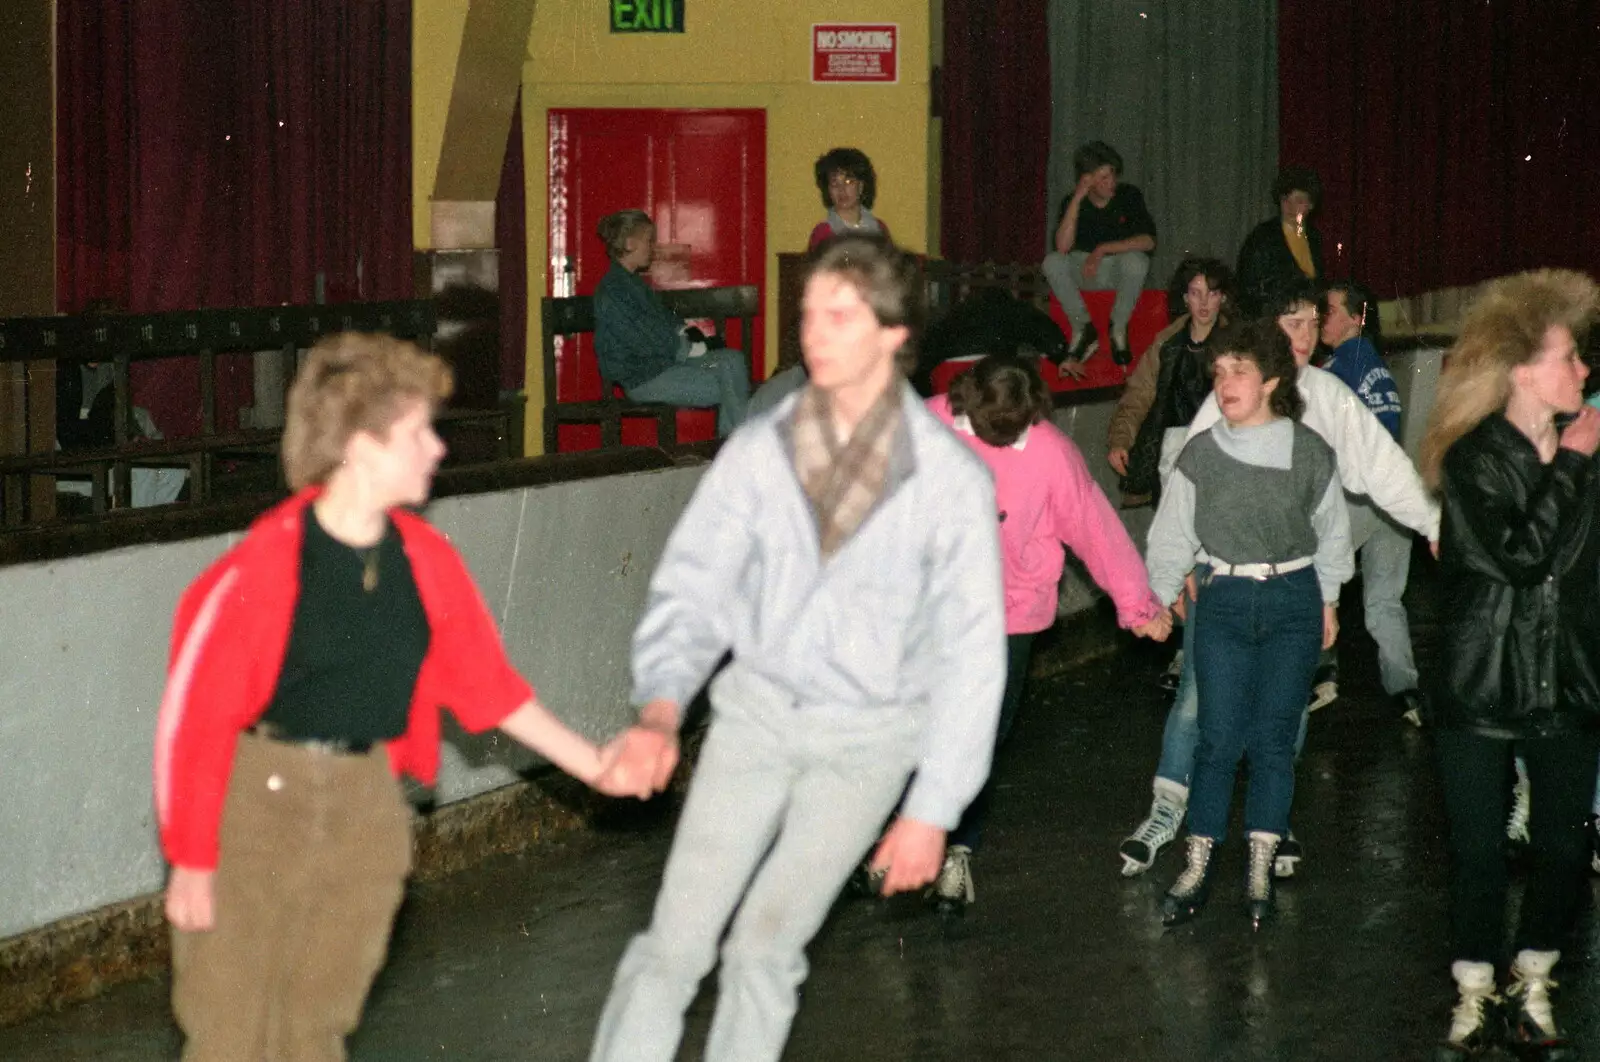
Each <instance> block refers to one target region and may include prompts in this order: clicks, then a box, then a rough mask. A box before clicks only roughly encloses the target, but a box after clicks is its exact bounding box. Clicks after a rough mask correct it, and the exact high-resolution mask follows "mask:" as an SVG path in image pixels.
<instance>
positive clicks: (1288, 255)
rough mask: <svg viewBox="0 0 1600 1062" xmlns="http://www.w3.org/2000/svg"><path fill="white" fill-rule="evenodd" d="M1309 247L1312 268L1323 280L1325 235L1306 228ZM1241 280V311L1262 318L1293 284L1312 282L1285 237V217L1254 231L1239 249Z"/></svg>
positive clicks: (1238, 286) (1264, 224)
mask: <svg viewBox="0 0 1600 1062" xmlns="http://www.w3.org/2000/svg"><path fill="white" fill-rule="evenodd" d="M1306 243H1308V244H1309V245H1310V246H1311V265H1312V268H1314V269H1315V270H1316V271H1317V276H1319V277H1320V276H1322V275H1323V271H1322V235H1321V234H1320V233H1318V232H1317V230H1316V229H1315V228H1313V227H1312V226H1311V225H1309V224H1307V225H1306ZM1235 277H1236V278H1237V283H1236V287H1237V289H1238V301H1239V308H1240V309H1241V310H1242V311H1243V312H1244V313H1245V314H1246V315H1248V316H1253V315H1255V314H1259V313H1261V312H1262V310H1263V309H1264V308H1265V304H1266V303H1268V302H1270V301H1272V299H1273V298H1275V297H1276V296H1277V295H1278V293H1279V292H1280V291H1282V290H1284V288H1285V287H1286V286H1287V285H1288V284H1291V283H1296V282H1304V281H1306V280H1309V279H1311V278H1309V277H1307V276H1306V275H1305V274H1304V273H1302V272H1301V271H1300V263H1299V262H1297V261H1295V258H1294V252H1293V251H1291V250H1289V241H1288V240H1287V239H1285V238H1284V235H1283V216H1282V215H1278V216H1276V217H1271V218H1268V219H1267V220H1266V221H1263V222H1262V223H1261V224H1259V225H1257V226H1256V227H1255V228H1253V229H1251V230H1250V235H1248V236H1246V237H1245V238H1244V246H1243V247H1240V248H1239V268H1238V270H1237V272H1236V273H1235Z"/></svg>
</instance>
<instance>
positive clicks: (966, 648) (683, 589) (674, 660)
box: [633, 384, 1005, 829]
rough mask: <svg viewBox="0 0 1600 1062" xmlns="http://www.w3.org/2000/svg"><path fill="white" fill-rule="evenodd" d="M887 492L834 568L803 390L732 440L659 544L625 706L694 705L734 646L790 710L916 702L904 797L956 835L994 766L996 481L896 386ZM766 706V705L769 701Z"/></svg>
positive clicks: (740, 663) (740, 662) (904, 707)
mask: <svg viewBox="0 0 1600 1062" xmlns="http://www.w3.org/2000/svg"><path fill="white" fill-rule="evenodd" d="M896 386H898V387H899V388H900V390H901V406H902V409H903V410H904V419H903V428H902V430H901V432H900V433H899V435H898V437H897V439H896V440H895V444H894V448H893V451H892V454H891V458H890V468H889V473H888V476H887V479H886V483H885V486H884V493H883V497H882V499H881V500H880V501H879V503H878V505H877V507H876V508H875V509H874V510H873V511H872V512H871V513H870V514H869V515H868V516H867V519H866V520H865V522H864V523H863V524H862V525H861V527H860V528H858V529H857V531H856V532H855V534H854V535H853V536H852V537H851V538H850V539H849V540H848V541H847V542H845V543H844V545H843V546H841V547H840V549H839V550H838V551H837V552H836V553H835V554H834V555H833V557H832V558H831V559H829V560H828V561H827V562H826V563H824V562H823V561H822V559H821V552H820V549H819V547H818V537H817V525H816V519H815V517H814V515H813V513H812V509H811V505H810V502H809V501H808V500H807V498H806V496H805V493H804V492H803V491H802V490H801V487H800V483H799V480H798V479H797V478H796V476H795V472H794V460H793V452H794V451H793V443H792V438H791V431H792V424H793V413H794V407H795V401H796V398H795V397H794V396H791V397H789V398H788V399H786V400H785V401H784V402H783V404H782V405H780V406H779V407H778V408H777V409H775V410H774V411H773V412H772V413H771V414H769V415H766V416H763V417H759V418H757V419H755V420H753V421H751V422H750V423H748V424H747V425H745V426H744V427H743V428H741V429H740V430H738V431H736V432H735V433H734V434H733V435H732V436H731V437H730V438H729V439H728V440H727V441H726V442H725V443H724V444H723V446H722V450H721V452H720V453H719V454H718V456H717V459H716V461H715V462H714V463H713V464H712V466H711V468H710V470H709V471H707V473H706V475H705V477H704V478H703V479H702V480H701V482H700V485H699V486H698V488H697V489H696V491H695V494H694V497H693V498H692V499H691V500H690V502H689V506H688V508H687V509H686V510H685V511H684V514H683V516H682V518H681V519H680V520H679V521H678V525H677V527H676V528H675V529H674V531H673V533H672V535H671V537H670V538H669V539H668V541H667V545H666V549H665V552H664V553H663V555H662V558H661V562H660V564H659V565H658V566H657V568H656V571H655V574H654V576H653V577H652V578H651V581H650V593H649V600H648V602H647V605H646V609H645V614H644V617H643V619H642V620H641V621H640V623H639V627H638V630H637V631H636V632H635V634H634V640H633V699H634V703H636V704H645V703H647V702H649V701H651V700H655V699H657V698H666V699H669V700H672V701H674V702H676V703H678V704H680V705H682V704H685V703H687V702H688V700H689V698H690V697H692V696H693V695H694V693H695V691H697V690H698V689H699V688H700V687H701V685H703V684H704V683H705V681H706V677H707V676H708V675H709V673H710V671H711V669H712V668H713V667H714V666H715V665H716V663H717V662H718V661H719V660H720V659H721V658H722V656H723V654H724V653H725V652H727V651H728V650H732V653H733V663H732V664H731V665H730V666H731V667H732V668H733V669H742V670H744V671H747V672H750V673H752V677H753V678H754V679H756V681H753V682H734V683H724V684H721V686H719V689H720V688H724V687H725V688H728V689H762V690H766V691H775V692H776V694H777V698H778V699H781V700H782V701H786V702H787V708H788V710H793V711H801V712H808V713H811V714H813V715H814V717H815V718H816V720H817V725H818V726H825V725H827V720H828V718H829V717H830V716H831V715H836V714H837V713H840V712H858V711H908V712H911V713H913V714H914V716H915V717H916V719H917V721H918V724H919V726H920V730H921V756H920V760H919V765H918V768H917V777H916V780H915V782H914V783H913V785H912V788H911V791H910V793H909V795H908V797H907V800H906V804H905V807H904V812H905V814H906V815H907V816H908V817H910V818H913V819H916V820H919V821H922V822H927V823H930V824H933V825H937V826H941V827H943V828H945V829H950V828H953V827H954V826H955V824H956V822H957V820H958V819H959V818H960V816H961V812H962V811H963V809H964V808H965V807H966V805H967V804H968V803H969V802H970V801H971V800H972V798H973V797H974V796H975V795H976V794H977V792H978V789H979V787H980V786H981V785H982V784H983V780H984V778H985V777H987V775H988V768H989V759H990V756H991V753H992V751H993V745H994V734H995V726H996V721H997V719H998V716H999V706H1000V694H1001V690H1002V688H1003V687H1004V685H1005V609H1004V596H1003V592H1002V589H1001V567H1000V548H999V536H998V533H997V530H996V528H997V523H998V521H997V515H996V509H995V500H994V484H993V482H992V481H991V479H990V476H989V472H988V470H987V469H986V468H985V467H984V466H983V464H982V462H980V461H979V460H978V459H977V458H976V457H975V456H973V454H972V453H971V451H970V450H968V448H967V447H966V446H965V445H963V444H962V443H961V442H960V440H958V439H957V438H956V437H955V436H954V435H953V434H951V433H950V431H949V430H948V429H946V428H945V427H944V426H943V425H942V424H940V423H939V422H938V421H937V420H935V419H934V417H933V416H932V415H931V414H929V413H928V412H927V410H925V409H924V408H923V405H922V402H921V401H920V399H918V397H917V395H916V394H915V392H913V391H912V390H911V389H910V387H908V386H905V385H904V384H897V385H896ZM769 699H772V698H769Z"/></svg>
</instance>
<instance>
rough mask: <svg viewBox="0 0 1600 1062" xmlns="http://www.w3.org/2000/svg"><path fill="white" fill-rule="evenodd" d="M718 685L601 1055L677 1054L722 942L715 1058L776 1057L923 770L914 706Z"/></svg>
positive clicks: (710, 1050)
mask: <svg viewBox="0 0 1600 1062" xmlns="http://www.w3.org/2000/svg"><path fill="white" fill-rule="evenodd" d="M735 667H737V665H735ZM729 670H730V671H733V670H734V669H732V668H730V669H729ZM724 677H728V676H726V675H725V676H724ZM722 692H723V691H722V690H717V691H714V694H713V703H714V704H715V707H716V714H715V716H714V717H713V720H712V723H711V731H710V734H709V736H708V737H707V739H706V744H705V748H704V749H703V750H702V752H701V756H700V763H699V766H698V767H697V768H696V769H695V776H694V782H693V785H692V787H691V788H690V791H689V797H688V800H687V801H686V802H685V804H684V808H683V816H682V818H681V819H680V821H679V823H678V832H677V836H676V837H675V838H674V840H673V843H672V853H671V855H669V856H668V857H667V866H666V871H665V873H664V874H663V875H662V880H661V892H660V894H659V895H658V896H657V897H656V907H655V914H654V916H653V918H652V919H651V923H650V928H649V930H648V931H646V932H645V933H643V934H641V935H640V936H637V937H635V938H634V939H633V941H632V942H631V943H630V944H629V945H628V947H627V950H626V951H625V952H624V953H623V956H622V962H621V964H620V965H619V966H618V967H617V976H616V980H615V982H614V983H613V984H612V987H611V995H610V997H609V998H608V999H607V1000H606V1005H605V1009H604V1011H603V1012H602V1013H601V1016H600V1027H599V1031H598V1032H597V1034H596V1037H595V1043H594V1048H593V1051H592V1052H591V1053H590V1055H589V1058H590V1060H591V1062H671V1059H672V1058H673V1057H674V1056H675V1055H676V1053H677V1050H678V1044H679V1041H680V1040H681V1039H682V1037H683V1013H684V1011H685V1009H687V1007H688V1006H689V1003H690V1002H691V1001H692V1000H693V999H694V996H695V993H696V991H697V990H698V988H699V985H700V981H701V979H702V978H704V977H705V975H706V974H707V973H709V972H710V970H711V967H712V965H713V963H715V961H716V958H717V945H718V941H719V940H722V948H721V950H722V973H721V979H720V996H719V999H718V1001H717V1010H716V1015H715V1017H714V1018H713V1019H712V1024H711V1034H710V1038H709V1040H708V1041H707V1044H706V1052H705V1058H706V1059H707V1062H777V1060H778V1058H779V1057H780V1056H781V1055H782V1054H783V1048H784V1044H785V1043H786V1042H787V1040H788V1038H789V1026H790V1023H791V1022H792V1021H793V1020H794V1014H795V1008H796V1005H797V999H798V995H797V993H798V989H799V987H800V984H801V983H802V982H803V981H804V980H805V978H806V972H807V969H808V967H807V965H806V957H805V947H806V945H807V944H808V943H809V942H810V940H811V938H812V937H813V936H814V935H816V932H817V930H818V929H820V928H821V927H822V923H823V920H824V919H825V918H826V917H827V914H828V910H829V908H830V907H832V905H833V901H834V899H835V898H836V897H837V896H838V894H839V891H840V889H841V888H842V887H843V885H844V883H845V881H846V880H847V879H848V878H849V876H850V872H851V871H852V870H853V869H854V868H855V867H856V866H857V865H858V864H859V863H860V862H861V858H862V856H863V855H864V854H865V853H866V851H867V849H868V847H869V846H870V845H871V844H872V843H873V842H874V841H875V840H876V839H877V836H878V831H879V830H880V829H881V828H882V826H883V822H884V820H885V819H886V818H887V817H888V816H889V814H890V812H891V811H892V810H893V809H894V806H895V802H896V801H897V800H899V798H900V794H901V792H902V791H903V790H904V788H905V784H906V780H907V778H909V777H910V774H911V771H912V768H913V766H914V764H915V761H916V756H917V748H918V731H917V726H916V720H915V718H914V717H913V716H912V715H911V713H910V712H909V711H907V710H905V709H895V708H884V709H881V710H880V709H874V710H869V711H854V712H849V713H843V712H821V711H818V710H812V709H807V708H796V707H793V706H791V705H788V704H782V703H776V704H775V703H772V702H771V701H770V700H768V699H766V698H760V697H756V698H743V697H739V696H737V694H734V695H731V696H718V695H717V694H719V693H722ZM730 702H731V703H730ZM736 911H737V913H735V912H736ZM730 918H731V919H732V923H733V924H732V926H731V927H730V928H728V931H727V937H726V939H723V929H724V927H727V926H728V922H729V919H730Z"/></svg>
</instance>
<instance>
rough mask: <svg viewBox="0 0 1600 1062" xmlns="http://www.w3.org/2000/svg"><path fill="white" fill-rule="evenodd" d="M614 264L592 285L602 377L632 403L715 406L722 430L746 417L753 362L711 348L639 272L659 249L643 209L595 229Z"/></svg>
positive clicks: (612, 216)
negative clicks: (679, 317)
mask: <svg viewBox="0 0 1600 1062" xmlns="http://www.w3.org/2000/svg"><path fill="white" fill-rule="evenodd" d="M596 231H597V232H598V233H599V234H600V238H601V239H602V240H604V241H605V244H606V253H607V254H609V255H610V256H611V268H610V269H608V270H607V271H606V275H605V276H603V277H601V278H600V284H599V286H598V287H596V288H595V291H594V351H595V356H596V357H598V358H599V359H600V375H601V376H603V377H604V378H605V379H607V380H610V381H612V382H613V383H616V384H620V385H621V387H622V391H623V393H624V394H626V395H627V396H628V397H629V398H631V399H633V400H634V401H635V402H665V403H667V404H668V405H674V406H716V407H717V434H718V435H719V436H726V435H727V434H728V433H729V432H731V431H733V429H734V428H737V427H738V426H739V425H740V423H742V422H743V420H744V415H745V402H746V401H747V400H748V399H749V397H750V363H749V362H748V361H747V360H746V359H745V356H744V352H743V351H738V350H729V349H727V348H721V349H718V350H708V349H707V343H706V342H705V340H703V339H695V338H693V336H694V333H693V332H690V331H688V330H687V329H686V327H685V325H684V323H683V322H682V321H680V320H679V319H678V318H677V317H675V316H673V314H672V311H670V310H668V309H667V308H666V307H665V306H663V305H662V304H661V299H660V297H659V296H657V295H656V293H655V291H654V289H652V288H651V287H650V285H649V284H647V283H645V280H644V277H642V276H641V275H640V274H641V273H643V272H644V271H645V270H646V269H649V268H650V263H651V261H653V260H654V258H655V254H656V227H655V225H654V223H652V222H651V220H650V215H648V214H646V213H645V212H644V211H642V210H619V211H618V212H617V213H615V214H607V215H606V216H605V217H603V218H601V219H600V224H599V225H598V226H597V227H596Z"/></svg>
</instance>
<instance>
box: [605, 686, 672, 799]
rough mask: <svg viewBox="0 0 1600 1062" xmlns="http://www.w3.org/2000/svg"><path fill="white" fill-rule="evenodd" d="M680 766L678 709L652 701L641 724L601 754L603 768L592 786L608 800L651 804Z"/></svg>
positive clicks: (661, 702) (623, 734)
mask: <svg viewBox="0 0 1600 1062" xmlns="http://www.w3.org/2000/svg"><path fill="white" fill-rule="evenodd" d="M677 766H678V706H677V705H676V704H673V703H671V702H670V701H652V702H650V703H649V704H647V705H645V707H644V710H643V711H642V712H640V713H639V722H638V723H636V724H634V725H633V726H631V727H629V728H628V729H627V730H624V731H623V732H622V733H621V734H619V735H617V736H616V737H615V738H613V739H611V741H609V742H608V743H607V744H606V746H605V747H604V748H603V749H601V750H600V766H599V770H598V771H597V773H596V774H595V777H594V779H593V781H592V782H591V783H590V784H591V785H593V786H594V787H595V788H596V789H598V790H599V791H600V792H602V793H604V794H606V795H607V796H616V797H623V796H632V797H638V798H639V799H640V800H649V799H650V798H651V797H652V796H654V795H655V794H656V793H659V792H660V791H661V790H663V789H665V788H666V787H667V783H668V782H669V781H671V779H672V772H673V771H674V770H675V769H676V768H677Z"/></svg>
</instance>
